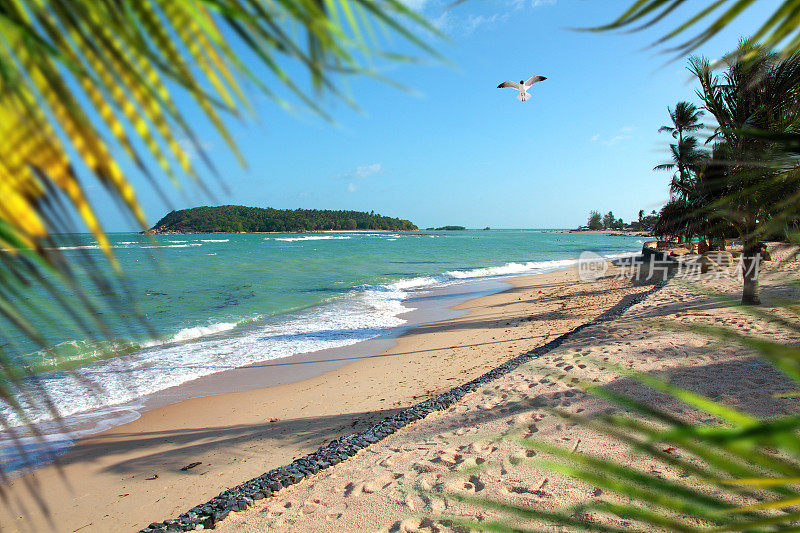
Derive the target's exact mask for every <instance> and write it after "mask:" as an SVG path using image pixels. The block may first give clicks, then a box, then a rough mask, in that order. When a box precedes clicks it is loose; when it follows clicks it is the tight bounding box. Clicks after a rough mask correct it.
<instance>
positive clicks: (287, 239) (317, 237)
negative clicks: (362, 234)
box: [275, 235, 350, 242]
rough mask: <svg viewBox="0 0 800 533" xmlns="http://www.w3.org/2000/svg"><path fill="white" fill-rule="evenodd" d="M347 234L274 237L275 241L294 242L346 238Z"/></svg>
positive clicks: (347, 237)
mask: <svg viewBox="0 0 800 533" xmlns="http://www.w3.org/2000/svg"><path fill="white" fill-rule="evenodd" d="M349 238H350V236H349V235H306V236H305V237H275V240H276V241H284V242H295V241H331V240H346V239H349Z"/></svg>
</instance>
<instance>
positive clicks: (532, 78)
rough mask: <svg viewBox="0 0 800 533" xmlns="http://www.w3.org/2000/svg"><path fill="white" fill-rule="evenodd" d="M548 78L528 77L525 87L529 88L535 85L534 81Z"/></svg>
mask: <svg viewBox="0 0 800 533" xmlns="http://www.w3.org/2000/svg"><path fill="white" fill-rule="evenodd" d="M546 79H547V78H545V77H544V76H531V77H530V78H528V79H527V80H525V88H526V89H528V88H530V86H531V85H533V84H534V83H538V82H540V81H544V80H546ZM506 83H508V82H506Z"/></svg>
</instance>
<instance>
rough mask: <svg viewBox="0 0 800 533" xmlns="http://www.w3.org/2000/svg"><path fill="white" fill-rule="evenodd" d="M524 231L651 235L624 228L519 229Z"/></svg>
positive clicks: (628, 235) (616, 235)
mask: <svg viewBox="0 0 800 533" xmlns="http://www.w3.org/2000/svg"><path fill="white" fill-rule="evenodd" d="M521 231H522V232H524V233H593V234H597V235H608V236H610V237H619V236H627V237H649V238H653V239H654V238H655V237H653V234H652V233H650V232H649V231H640V230H624V229H530V230H521Z"/></svg>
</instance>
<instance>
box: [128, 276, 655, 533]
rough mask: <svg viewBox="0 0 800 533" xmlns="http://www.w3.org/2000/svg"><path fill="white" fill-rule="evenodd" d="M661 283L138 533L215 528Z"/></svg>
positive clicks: (544, 350)
mask: <svg viewBox="0 0 800 533" xmlns="http://www.w3.org/2000/svg"><path fill="white" fill-rule="evenodd" d="M664 284H665V283H664V282H660V283H658V284H656V285H655V286H654V287H653V288H652V289H651V290H649V291H646V292H644V293H642V294H640V295H638V296H637V297H635V298H633V299H631V301H629V302H627V303H626V305H625V306H623V307H620V308H618V309H614V310H613V311H610V312H606V313H604V314H603V315H601V316H599V317H598V318H596V319H595V320H593V321H591V322H587V323H585V324H581V325H580V326H578V327H576V328H575V329H573V330H571V331H568V332H567V333H564V334H563V335H560V336H559V337H556V338H555V339H553V340H551V341H550V342H547V343H546V344H543V345H542V346H539V347H537V348H534V349H533V350H531V351H530V352H527V353H524V354H522V355H520V356H517V357H515V358H513V359H511V360H509V361H506V362H505V363H503V364H502V365H500V366H498V367H497V368H495V369H493V370H490V371H489V372H487V373H486V374H484V375H482V376H480V377H478V378H475V379H473V380H472V381H470V382H468V383H465V384H463V385H460V386H458V387H455V388H454V389H451V390H449V391H447V392H443V393H442V394H440V395H438V396H435V397H433V398H430V399H428V400H425V401H423V402H420V403H418V404H416V405H413V406H411V407H409V408H408V409H404V410H403V411H401V412H399V413H397V414H395V415H394V416H390V417H388V418H385V419H384V420H382V421H381V422H378V423H377V424H375V425H374V426H372V427H370V428H369V429H367V430H366V431H363V432H361V433H354V434H352V435H347V436H345V437H341V438H339V439H336V440H333V441H331V442H330V443H328V444H327V445H325V446H323V447H322V448H320V449H319V450H317V451H316V452H313V453H310V454H308V455H306V456H304V457H301V458H300V459H295V460H294V461H292V463H291V464H289V465H286V466H281V467H279V468H275V469H272V470H270V471H269V472H266V473H264V474H261V475H260V476H258V477H257V478H254V479H251V480H250V481H246V482H244V483H242V484H241V485H238V486H236V487H233V488H231V489H228V490H225V491H223V492H221V493H220V494H219V495H218V496H215V497H214V498H212V499H211V500H209V501H208V502H206V503H203V504H200V505H197V506H195V507H192V508H191V509H189V510H188V511H186V512H185V513H183V514H182V515H180V516H179V517H178V518H176V519H173V520H164V521H163V522H160V523H153V524H150V525H149V526H147V527H146V528H144V529H142V530H141V531H140V533H173V532H178V531H194V530H198V529H214V527H215V526H216V524H217V523H218V522H219V521H220V520H223V519H224V518H225V517H227V516H228V514H230V512H231V511H243V510H245V509H247V508H248V507H250V506H251V505H253V503H254V502H256V501H258V500H263V499H264V498H269V497H270V496H272V495H273V494H274V493H275V492H278V491H279V490H281V489H282V488H284V487H288V486H289V485H294V484H295V483H299V482H300V481H302V480H303V479H305V478H307V477H310V476H313V475H314V474H316V473H317V472H319V471H320V470H324V469H326V468H329V467H331V466H333V465H335V464H337V463H340V462H342V461H344V460H345V459H347V458H348V457H350V456H351V455H355V454H356V453H358V452H359V451H360V450H362V449H364V448H366V447H367V446H369V445H370V444H374V443H376V442H378V441H379V440H383V439H384V438H386V437H387V436H389V435H391V434H392V433H394V432H395V431H397V430H398V429H400V428H402V427H404V426H406V425H408V424H410V423H411V422H414V421H415V420H420V419H422V418H425V417H426V416H427V415H429V414H430V413H432V412H434V411H443V410H444V409H447V408H448V407H450V406H451V405H453V404H454V403H456V402H457V401H459V400H460V399H461V398H463V397H464V395H465V394H467V393H468V392H472V391H474V390H476V389H478V388H480V387H482V386H483V385H486V384H487V383H489V382H491V381H494V380H495V379H497V378H499V377H501V376H503V375H505V374H507V373H509V372H511V371H512V370H514V369H516V368H517V367H518V366H520V365H521V364H523V363H526V362H527V361H530V360H531V359H533V358H535V357H538V356H540V355H543V354H545V353H547V352H549V351H550V350H553V349H555V348H558V347H559V346H560V345H561V344H563V343H564V341H566V340H567V339H568V338H569V337H571V336H573V335H575V334H576V333H577V332H579V331H581V330H582V329H584V328H587V327H589V326H593V325H595V324H598V323H600V322H605V321H608V320H612V319H614V318H616V317H618V316H619V315H621V314H622V313H623V312H624V311H625V309H627V308H628V307H630V306H632V305H634V304H636V303H638V302H640V301H642V300H643V299H644V298H645V297H647V296H648V295H650V294H652V293H653V292H655V291H657V290H659V289H661V287H663V286H664Z"/></svg>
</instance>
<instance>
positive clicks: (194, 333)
mask: <svg viewBox="0 0 800 533" xmlns="http://www.w3.org/2000/svg"><path fill="white" fill-rule="evenodd" d="M235 327H236V322H220V323H217V324H210V325H208V326H194V327H192V328H184V329H182V330H180V331H178V332H177V333H175V334H174V335H171V336H169V337H166V338H164V339H157V340H152V341H147V342H144V343H142V345H141V346H142V348H151V347H153V346H160V345H162V344H169V343H171V342H183V341H188V340H191V339H197V338H200V337H205V336H207V335H213V334H215V333H221V332H223V331H230V330H232V329H233V328H235Z"/></svg>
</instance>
